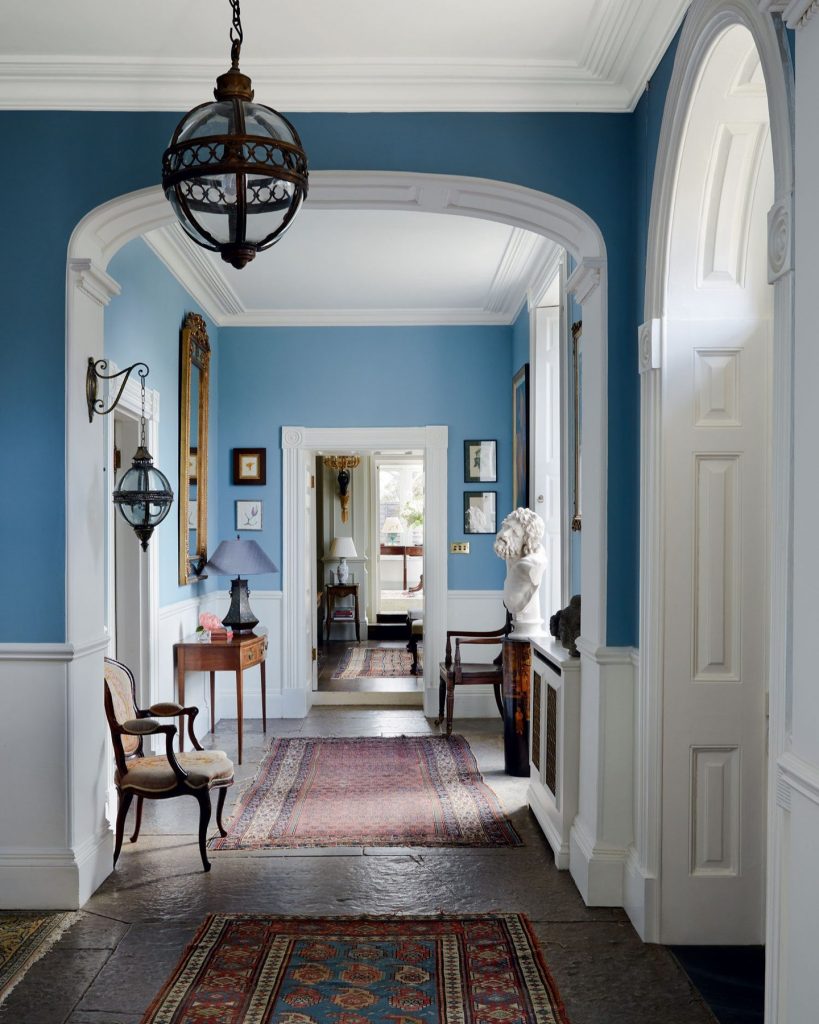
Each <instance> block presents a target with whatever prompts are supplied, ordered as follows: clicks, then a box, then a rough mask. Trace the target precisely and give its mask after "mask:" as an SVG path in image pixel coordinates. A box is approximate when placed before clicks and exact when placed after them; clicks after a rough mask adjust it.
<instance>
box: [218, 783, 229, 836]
mask: <svg viewBox="0 0 819 1024" xmlns="http://www.w3.org/2000/svg"><path fill="white" fill-rule="evenodd" d="M226 796H227V786H223V787H222V788H221V789H220V790H219V799H218V801H217V802H216V824H217V825H218V826H219V832H220V834H221V835H223V836H226V835H227V832H226V831H225V826H224V825H223V824H222V808H223V807H224V806H225V797H226Z"/></svg>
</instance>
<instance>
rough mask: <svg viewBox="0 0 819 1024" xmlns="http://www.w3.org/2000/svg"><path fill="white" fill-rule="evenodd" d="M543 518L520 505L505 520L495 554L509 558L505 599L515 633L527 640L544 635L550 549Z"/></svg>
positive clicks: (516, 635)
mask: <svg viewBox="0 0 819 1024" xmlns="http://www.w3.org/2000/svg"><path fill="white" fill-rule="evenodd" d="M543 529H544V527H543V520H542V519H541V518H540V516H539V515H538V514H537V513H536V512H533V511H532V510H531V509H528V508H516V509H515V511H514V512H510V513H509V515H508V516H507V517H506V518H505V519H504V521H503V522H502V523H501V528H500V530H498V535H497V537H496V538H495V554H496V555H497V556H498V557H499V558H502V559H503V560H504V561H505V562H506V582H505V583H504V585H503V603H504V604H505V605H506V607H507V608H508V610H509V611H510V612H511V613H512V616H513V620H514V628H513V631H512V637H513V639H516V640H525V639H528V638H530V637H539V636H543V632H544V631H543V618H542V616H541V614H540V600H539V598H538V591H539V589H540V581H541V579H542V578H543V573H544V571H545V569H546V552H545V551H544V549H543V545H542V544H541V543H540V541H541V538H542V537H543Z"/></svg>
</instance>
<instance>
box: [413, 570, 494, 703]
mask: <svg viewBox="0 0 819 1024" xmlns="http://www.w3.org/2000/svg"><path fill="white" fill-rule="evenodd" d="M505 621H506V611H505V609H504V607H503V591H502V590H450V591H449V592H448V594H447V617H446V628H447V629H448V630H450V631H451V630H454V629H470V630H472V629H474V630H495V629H500V628H501V627H502V626H503V624H504V622H505ZM464 650H465V651H468V652H469V654H468V658H469V660H470V661H477V662H482V661H485V662H489V661H492V660H493V659H494V658H496V657H497V656H498V655H499V654H500V652H501V645H500V642H499V643H498V646H497V647H495V646H494V645H490V644H481V645H475V646H473V647H467V648H464ZM454 653H455V652H454V650H453V656H454ZM424 657H425V658H427V657H429V658H432V659H433V661H434V662H435V665H436V671H435V686H434V694H435V701H434V706H435V708H436V709H437V707H438V671H437V664H438V662H440V661H443V660H444V651H443V650H441V651H427V649H426V647H425V648H424ZM497 716H498V707H497V704H495V696H494V694H493V692H492V687H491V686H459V687H457V692H456V694H455V717H456V718H497Z"/></svg>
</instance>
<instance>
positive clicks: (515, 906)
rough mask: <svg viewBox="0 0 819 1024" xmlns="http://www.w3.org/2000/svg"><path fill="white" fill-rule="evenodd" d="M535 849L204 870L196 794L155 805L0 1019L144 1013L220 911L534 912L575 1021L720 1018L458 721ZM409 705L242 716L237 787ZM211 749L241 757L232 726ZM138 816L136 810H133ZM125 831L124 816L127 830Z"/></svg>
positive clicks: (238, 864) (402, 717) (125, 1017)
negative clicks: (315, 743) (298, 747)
mask: <svg viewBox="0 0 819 1024" xmlns="http://www.w3.org/2000/svg"><path fill="white" fill-rule="evenodd" d="M455 728H456V731H458V732H461V733H462V734H463V735H465V736H466V737H467V739H468V740H469V742H470V744H471V746H472V749H473V751H474V753H475V756H476V757H477V759H478V763H479V765H480V768H481V771H482V772H483V774H484V778H485V779H486V781H487V783H488V784H489V785H490V786H492V788H493V789H494V790H495V792H496V793H497V795H498V797H499V799H500V801H501V803H502V804H503V806H504V808H505V810H506V812H507V813H508V814H509V816H510V817H511V819H512V821H513V822H514V825H515V827H516V828H517V830H518V831H519V833H520V834H521V836H522V837H523V839H524V842H525V843H526V845H525V846H524V847H522V848H518V849H489V850H430V851H427V850H421V849H408V850H405V851H402V850H399V851H394V850H393V851H381V850H364V851H363V852H358V853H354V854H350V853H349V852H345V853H339V852H337V851H333V850H329V851H320V850H319V851H311V850H298V851H293V852H289V851H288V852H282V853H279V854H278V855H271V853H270V852H266V853H264V854H263V855H260V856H253V855H248V854H244V853H243V854H234V853H230V852H224V853H213V854H212V855H211V856H212V860H213V869H212V870H211V872H210V874H208V875H205V874H204V873H203V872H202V870H201V862H200V860H199V853H198V849H197V844H196V835H195V833H196V822H197V806H196V803H195V801H194V800H182V799H179V800H170V801H166V802H159V801H154V802H149V801H146V804H145V815H144V821H143V827H142V835H141V837H140V840H139V842H138V843H137V844H136V845H135V846H131V845H130V844H128V843H127V841H126V845H125V847H124V849H123V853H122V856H121V858H120V861H119V864H118V866H117V869H116V871H114V873H113V874H112V875H111V876H110V877H109V878H108V880H107V881H106V882H105V883H104V885H103V886H102V887H101V888H100V889H99V891H98V892H97V893H96V894H95V895H94V896H93V897H92V899H91V900H90V901H89V902H88V903H87V904H86V906H85V907H84V913H83V916H82V918H81V920H80V921H79V922H78V923H77V924H76V925H75V926H74V927H73V928H71V930H70V931H69V932H67V934H66V935H65V936H64V937H63V938H62V939H61V940H60V942H59V943H57V945H56V946H55V947H54V948H53V949H52V950H51V951H50V952H49V953H48V954H47V956H45V957H44V958H43V959H42V960H41V961H40V962H39V963H37V964H35V965H34V967H32V969H31V970H30V971H29V973H28V974H27V975H26V977H25V978H24V979H23V981H22V982H21V983H20V984H19V985H18V986H17V988H16V989H15V990H14V991H13V992H12V993H11V995H10V996H9V998H8V1000H7V1001H6V1002H5V1003H4V1004H3V1006H2V1007H0V1024H138V1022H139V1020H140V1017H141V1015H142V1014H143V1012H144V1011H145V1009H146V1008H147V1006H148V1004H149V1003H150V1001H151V999H152V998H153V996H154V995H155V994H156V992H157V991H158V990H159V988H160V987H161V985H162V983H163V982H164V980H165V978H166V977H167V975H168V974H169V972H170V971H171V969H172V967H173V965H174V964H175V963H176V961H177V959H178V957H179V956H180V954H181V953H182V950H183V949H184V947H185V945H186V943H187V942H188V941H189V940H190V939H191V938H192V936H193V934H194V932H195V931H196V929H197V926H198V925H199V923H200V922H201V920H202V918H203V917H204V915H205V914H206V913H208V912H210V911H218V910H224V911H248V912H255V913H270V914H315V915H326V914H362V913H396V914H400V913H430V914H434V913H438V912H446V913H456V914H457V913H459V912H476V911H492V910H510V911H524V912H525V913H527V914H528V915H529V917H530V918H531V919H532V921H533V922H534V925H535V930H536V932H537V935H538V937H539V939H540V942H541V944H542V947H543V951H544V954H545V956H546V960H547V962H548V964H549V967H550V969H551V971H552V973H553V975H554V978H555V981H556V982H557V985H558V987H559V989H560V992H561V995H562V997H563V1000H564V1002H565V1004H566V1009H567V1012H568V1015H569V1018H570V1020H571V1022H572V1024H656V1022H658V1021H662V1022H663V1024H713V1021H714V1018H713V1016H712V1015H711V1013H710V1011H709V1010H708V1009H707V1008H706V1007H705V1005H704V1003H703V1001H702V1000H701V998H700V996H699V994H698V993H697V991H696V990H695V989H694V988H693V986H692V985H691V983H690V982H689V980H688V978H687V977H686V975H685V973H684V972H683V971H682V969H681V968H680V967H679V966H678V964H677V963H676V961H675V960H674V958H673V957H672V955H671V954H670V953H669V952H668V951H667V950H666V949H663V948H661V947H658V946H647V945H644V944H643V943H641V942H640V940H639V938H638V937H637V935H636V933H635V932H634V930H633V929H632V927H631V925H630V923H629V921H628V919H627V917H626V915H625V914H624V912H623V911H621V910H614V909H606V908H591V909H588V908H586V907H585V906H584V904H583V901H582V900H581V899H580V896H579V895H578V893H577V890H576V889H575V887H574V884H573V882H572V880H571V878H570V877H569V874H568V872H563V871H557V869H556V868H555V866H554V860H553V857H552V855H551V851H550V849H549V847H548V845H547V844H546V842H545V840H544V839H543V837H542V835H541V833H540V831H539V829H538V826H537V823H536V821H535V819H534V817H533V816H532V815H531V814H530V812H529V810H528V808H527V806H526V781H525V780H521V779H512V778H509V777H508V776H506V775H505V774H504V773H503V749H502V740H501V731H500V722H499V721H461V722H458V721H457V719H456V722H455ZM434 732H437V730H436V729H435V727H434V726H433V725H432V724H431V723H429V722H428V721H427V719H425V718H424V716H423V714H422V713H421V712H420V711H415V710H414V709H409V708H395V709H389V710H386V709H378V710H368V709H366V708H362V707H353V708H335V707H320V708H314V709H313V710H312V711H311V713H310V714H309V715H308V716H307V718H305V719H303V720H301V719H300V720H297V721H292V720H277V721H275V722H272V723H269V724H268V735H267V737H264V736H263V735H262V731H261V722H246V723H245V740H244V743H245V763H244V764H243V765H242V766H241V767H237V782H236V786H235V787H234V788H233V790H232V791H231V792H230V794H229V796H228V803H227V805H226V813H227V812H228V811H229V810H230V808H231V804H232V799H231V798H232V797H235V796H236V795H237V794H238V792H239V790H240V789H241V787H242V785H243V784H244V783H246V782H249V781H250V779H251V778H252V777H253V775H254V773H255V770H256V767H257V765H258V763H259V760H260V758H261V756H262V755H263V753H264V750H265V747H266V744H267V741H268V740H269V739H270V738H271V737H272V736H274V735H277V736H298V735H302V736H379V735H388V736H391V735H402V734H410V733H434ZM209 745H212V746H215V747H220V748H221V749H224V750H226V751H227V752H228V754H229V755H230V756H233V757H235V750H236V723H235V721H229V720H225V721H222V722H220V723H218V725H217V732H216V735H215V736H214V737H212V738H211V739H210V743H209ZM132 814H133V812H132ZM129 824H130V821H129ZM127 834H128V827H127V826H126V836H127Z"/></svg>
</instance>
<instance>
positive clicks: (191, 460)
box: [188, 448, 199, 484]
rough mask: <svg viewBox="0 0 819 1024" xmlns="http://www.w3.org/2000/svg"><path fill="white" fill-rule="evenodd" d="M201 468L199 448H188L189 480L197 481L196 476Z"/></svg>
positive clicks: (193, 482)
mask: <svg viewBox="0 0 819 1024" xmlns="http://www.w3.org/2000/svg"><path fill="white" fill-rule="evenodd" d="M198 469H199V449H198V448H189V449H188V480H189V481H190V482H191V483H192V484H195V483H196V477H197V474H198Z"/></svg>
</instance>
